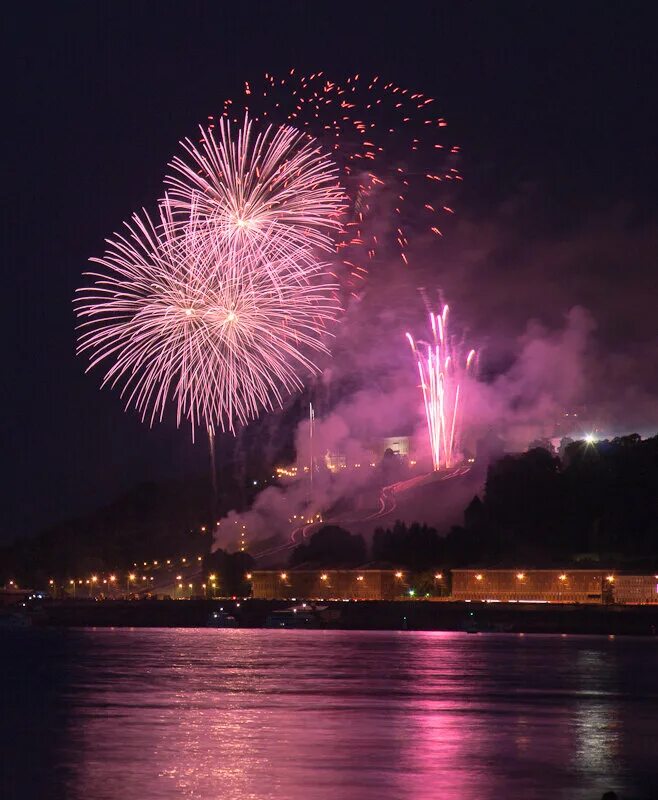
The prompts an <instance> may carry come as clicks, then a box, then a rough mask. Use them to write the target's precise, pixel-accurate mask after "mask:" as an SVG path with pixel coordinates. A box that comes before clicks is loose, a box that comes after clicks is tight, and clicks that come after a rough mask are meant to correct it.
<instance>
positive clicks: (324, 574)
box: [320, 572, 329, 581]
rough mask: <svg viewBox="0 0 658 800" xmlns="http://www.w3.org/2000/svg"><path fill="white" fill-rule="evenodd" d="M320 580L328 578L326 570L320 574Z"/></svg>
mask: <svg viewBox="0 0 658 800" xmlns="http://www.w3.org/2000/svg"><path fill="white" fill-rule="evenodd" d="M320 580H321V581H328V580H329V576H328V575H327V573H326V572H324V573H323V574H322V575H320Z"/></svg>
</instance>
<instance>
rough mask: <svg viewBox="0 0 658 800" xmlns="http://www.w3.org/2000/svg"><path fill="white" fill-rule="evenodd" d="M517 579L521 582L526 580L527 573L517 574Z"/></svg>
mask: <svg viewBox="0 0 658 800" xmlns="http://www.w3.org/2000/svg"><path fill="white" fill-rule="evenodd" d="M516 578H517V580H519V581H522V580H525V572H517V573H516Z"/></svg>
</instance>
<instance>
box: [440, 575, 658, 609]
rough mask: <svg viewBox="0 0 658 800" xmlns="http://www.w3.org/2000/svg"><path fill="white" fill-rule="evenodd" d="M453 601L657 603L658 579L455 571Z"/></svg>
mask: <svg viewBox="0 0 658 800" xmlns="http://www.w3.org/2000/svg"><path fill="white" fill-rule="evenodd" d="M451 599H452V600H470V601H473V600H476V601H477V600H481V601H485V602H486V601H489V602H503V603H505V602H506V603H511V602H520V603H523V602H535V603H658V576H655V575H624V574H617V573H614V572H607V571H605V570H600V569H576V570H559V569H530V570H515V569H483V570H478V569H454V570H452V596H451Z"/></svg>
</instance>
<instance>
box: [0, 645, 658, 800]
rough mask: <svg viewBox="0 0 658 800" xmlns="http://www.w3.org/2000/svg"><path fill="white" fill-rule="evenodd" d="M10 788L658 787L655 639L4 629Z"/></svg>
mask: <svg viewBox="0 0 658 800" xmlns="http://www.w3.org/2000/svg"><path fill="white" fill-rule="evenodd" d="M0 654H1V662H2V668H1V692H2V693H1V700H2V714H1V715H0V734H1V738H2V749H1V752H0V759H1V761H2V778H1V781H2V782H1V783H0V796H1V797H2V798H3V800H4V799H6V800H10V799H11V800H13V799H14V798H17V799H19V798H20V800H31V799H32V798H38V800H42V799H43V800H58V798H67V800H110V799H111V800H115V798H121V799H122V800H123V798H127V799H128V800H156V799H157V800H160V798H162V799H163V800H165V799H166V800H169V798H202V799H203V800H211V799H212V800H233V799H234V798H235V800H238V799H239V800H249V799H250V798H253V799H254V800H256V799H257V800H270V799H273V798H276V799H277V800H279V799H281V800H329V798H331V799H332V800H337V799H338V800H342V799H343V798H344V799H345V800H385V799H388V798H405V799H406V798H413V799H414V800H425V798H433V799H434V798H441V799H445V800H488V798H492V799H493V798H496V800H498V799H499V798H522V799H523V800H534V798H542V800H543V798H565V800H566V799H567V798H574V799H575V800H581V799H582V800H585V799H586V798H587V799H589V798H592V800H599V799H600V797H601V794H602V793H603V792H604V791H606V790H609V789H614V790H616V791H617V792H618V793H620V795H621V796H622V797H625V798H626V797H636V798H658V778H657V775H658V669H657V668H658V641H657V640H655V639H631V638H617V639H607V638H603V637H601V638H598V637H560V636H555V637H553V636H516V635H486V634H485V635H469V634H455V633H374V632H373V633H362V632H327V631H299V632H296V631H285V630H284V631H261V630H257V631H250V630H224V631H223V630H132V631H131V630H70V631H55V630H53V631H49V630H41V631H15V632H4V633H3V634H2V635H1V636H0Z"/></svg>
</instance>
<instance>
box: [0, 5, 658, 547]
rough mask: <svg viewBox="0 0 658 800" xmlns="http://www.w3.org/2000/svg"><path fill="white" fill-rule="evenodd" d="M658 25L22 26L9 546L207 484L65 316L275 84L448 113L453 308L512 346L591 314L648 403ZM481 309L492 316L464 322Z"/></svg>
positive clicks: (307, 17) (110, 11)
mask: <svg viewBox="0 0 658 800" xmlns="http://www.w3.org/2000/svg"><path fill="white" fill-rule="evenodd" d="M651 6H652V4H651V3H646V2H638V3H631V2H624V3H621V2H605V3H601V2H598V3H586V2H580V3H540V2H524V3H521V2H510V3H483V4H476V3H469V2H464V3H447V2H438V3H432V4H427V5H425V4H422V3H408V4H405V3H396V4H393V3H380V4H372V5H371V4H363V3H353V2H352V3H344V4H341V3H336V2H333V3H326V4H325V3H305V2H304V3H295V2H280V3H271V2H270V3H259V2H251V3H231V4H229V3H218V2H206V3H203V2H182V1H181V2H178V3H171V2H164V1H163V0H161V1H160V2H157V3H154V2H130V3H124V2H82V3H75V2H64V1H63V2H59V3H50V4H13V5H12V6H11V7H10V8H8V9H6V10H5V13H4V19H3V21H4V33H3V36H4V41H3V42H2V51H3V59H4V60H5V64H4V69H3V76H4V79H5V91H6V94H5V99H4V102H3V109H4V112H5V113H4V115H3V116H4V123H3V125H4V130H3V133H4V148H3V152H4V156H5V158H4V162H5V163H4V170H3V174H4V177H3V190H4V191H3V215H2V219H3V262H4V287H3V288H4V314H3V315H2V320H3V325H4V336H3V338H2V341H3V342H4V359H3V360H4V375H5V381H4V386H3V391H2V399H3V403H2V407H3V414H2V437H1V450H2V457H3V463H2V485H3V489H4V492H3V495H4V501H3V503H2V509H3V513H2V516H1V518H0V541H9V540H11V539H13V538H14V537H15V536H20V535H26V534H31V533H35V532H36V531H38V530H39V529H40V528H42V527H44V526H46V525H48V524H50V523H55V522H57V521H60V520H62V519H63V518H65V517H67V516H69V515H74V514H77V513H81V512H84V511H85V510H88V509H90V508H93V507H95V506H96V505H98V504H99V503H101V502H105V501H107V500H109V499H111V498H112V497H113V496H115V495H116V494H117V493H118V492H119V491H121V490H123V489H126V488H128V487H130V486H131V485H133V484H134V483H135V482H137V481H139V480H144V479H151V478H163V477H168V476H179V475H186V474H190V473H193V472H196V471H199V470H200V469H203V468H205V463H206V455H207V452H206V448H205V447H204V446H203V445H200V446H196V447H195V446H193V445H192V443H191V442H190V437H189V432H188V431H187V430H181V431H176V430H175V428H174V427H173V425H161V426H158V427H157V428H156V429H154V430H149V429H148V427H147V426H143V425H142V424H141V423H140V422H139V420H138V418H137V416H136V415H135V414H134V413H129V414H125V413H124V412H123V410H122V405H121V402H120V400H119V399H118V397H117V395H116V394H113V393H111V392H109V391H104V392H100V391H99V390H98V386H99V375H97V374H91V375H86V376H85V374H84V366H85V364H84V362H83V361H81V360H76V358H75V356H74V338H75V335H74V316H73V312H72V306H71V300H72V297H73V293H74V289H75V287H76V286H77V285H79V283H80V280H81V278H80V275H81V272H82V271H83V270H84V269H85V264H86V261H87V259H88V258H89V256H92V255H100V254H101V253H102V250H103V239H104V238H105V237H106V236H109V235H110V234H111V233H112V232H113V231H114V230H117V229H118V228H119V226H120V225H121V222H122V220H123V219H124V218H127V217H128V216H129V215H130V213H132V211H134V210H137V209H138V208H140V207H141V206H147V207H152V206H153V204H154V201H155V199H156V198H157V197H158V196H160V193H161V181H162V178H163V175H164V171H165V165H166V163H167V161H168V160H169V158H170V157H171V155H172V153H173V152H174V151H175V149H176V145H177V142H178V140H179V139H180V138H182V137H183V136H186V135H189V134H191V133H192V132H193V131H194V130H195V126H196V125H197V123H198V122H200V121H203V120H204V119H205V118H206V116H207V115H208V114H212V113H215V112H217V111H218V110H219V108H220V103H221V101H222V100H223V98H224V97H226V96H235V94H236V93H237V91H238V90H239V88H240V87H241V85H242V82H243V81H244V80H256V79H258V77H259V76H261V75H262V74H263V72H265V71H270V72H273V73H274V74H277V73H283V72H285V71H287V70H288V69H290V67H292V66H295V67H297V68H298V69H299V70H301V71H307V72H312V71H314V70H317V69H325V70H327V71H328V72H330V73H334V74H338V75H341V76H343V75H348V74H351V73H354V72H361V73H365V74H369V73H372V74H377V73H380V74H382V75H383V76H385V77H387V78H390V79H392V80H394V81H396V82H398V83H400V84H402V85H409V86H410V87H414V88H418V89H419V90H421V91H423V92H425V93H427V94H429V95H431V96H434V97H435V98H437V102H438V105H439V106H440V110H441V113H442V114H443V115H444V116H445V117H446V119H447V120H448V122H449V126H450V131H451V133H452V134H453V135H454V141H455V143H458V144H460V145H461V147H462V151H463V160H462V162H461V165H460V166H461V170H462V172H463V174H464V176H465V181H464V185H463V187H461V190H460V196H459V198H458V201H457V203H456V207H457V210H458V214H459V218H460V223H458V224H461V226H462V227H461V229H460V230H459V231H458V232H457V234H456V235H457V236H458V237H461V238H458V239H457V241H459V242H460V243H461V242H462V241H464V240H465V237H466V236H467V235H468V238H469V251H468V259H467V260H468V262H469V271H468V281H469V284H468V287H467V285H466V284H467V278H466V273H465V272H463V271H461V272H460V269H461V265H460V264H459V263H456V261H455V259H457V260H459V256H455V246H454V242H453V247H452V250H451V251H450V253H451V255H450V258H451V264H450V265H445V268H446V271H448V272H449V269H452V268H454V270H455V274H458V275H461V277H462V278H463V280H461V281H459V280H455V281H454V282H453V284H454V285H453V287H452V288H453V291H454V292H455V293H456V294H458V295H459V299H460V302H462V303H464V307H465V308H466V309H467V310H468V311H469V312H470V313H471V314H472V315H473V317H474V319H473V320H472V324H473V326H474V327H475V328H476V329H478V328H479V329H488V330H491V328H492V326H493V325H495V321H496V320H497V319H501V318H503V317H504V323H503V324H502V326H501V330H503V331H504V333H505V335H508V336H510V337H514V336H518V335H519V334H520V333H521V332H522V331H523V329H524V327H525V325H526V323H527V320H528V319H530V318H531V317H538V318H540V319H545V321H546V323H547V324H552V323H553V322H554V320H555V317H556V316H557V317H560V316H561V315H563V314H564V313H566V311H567V310H568V309H569V308H570V307H571V306H573V305H575V304H582V305H584V306H585V307H586V308H587V309H588V310H589V312H591V314H592V316H593V317H594V319H595V320H596V322H597V326H598V328H597V337H598V342H599V345H598V346H599V358H600V359H604V355H601V354H602V353H603V354H605V353H606V352H608V351H610V352H613V353H614V354H615V355H614V358H615V367H614V369H617V370H619V373H618V374H620V375H622V374H623V375H625V374H628V373H629V372H630V373H632V374H633V375H635V376H639V375H640V374H641V373H643V372H646V373H648V377H647V379H646V381H644V380H643V379H642V378H641V377H637V383H638V385H637V387H636V390H637V391H636V394H642V393H645V394H646V393H647V392H648V393H650V392H651V391H652V390H653V386H652V383H651V381H652V377H651V376H652V375H653V377H654V378H655V375H654V373H655V371H656V370H655V358H656V356H657V355H658V348H657V347H656V330H657V327H658V326H657V325H656V313H655V310H656V308H658V292H657V290H656V278H655V275H656V260H657V258H658V234H657V232H656V221H657V219H658V208H657V206H658V191H657V189H656V187H657V186H658V160H657V159H656V121H657V120H658V93H657V92H656V74H657V73H656V68H657V67H658V63H657V61H658V59H657V57H656V52H657V48H656V41H657V35H656V34H657V25H656V18H655V14H652V10H651ZM464 258H465V259H466V256H465V257H464ZM501 265H502V266H501ZM478 270H480V272H478ZM496 270H500V271H499V272H496ZM471 278H477V282H473V284H472V285H471V284H470V280H471ZM447 283H448V284H450V279H447ZM516 292H518V294H517V297H516V298H515V296H514V295H515V293H516ZM469 293H470V294H472V295H473V297H474V298H475V297H476V296H477V297H478V298H479V301H478V302H475V300H473V302H472V303H471V304H470V305H469V302H468V296H469ZM483 296H486V297H487V298H488V301H487V303H484V302H480V300H481V298H482V297H483ZM508 309H509V313H508ZM633 353H637V354H638V357H637V359H636V360H633V355H632V354H633ZM628 359H630V361H629V360H628ZM603 363H604V367H603V372H606V371H607V369H606V367H605V361H604V362H603ZM620 364H621V365H622V366H620ZM649 396H651V395H650V394H649Z"/></svg>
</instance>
